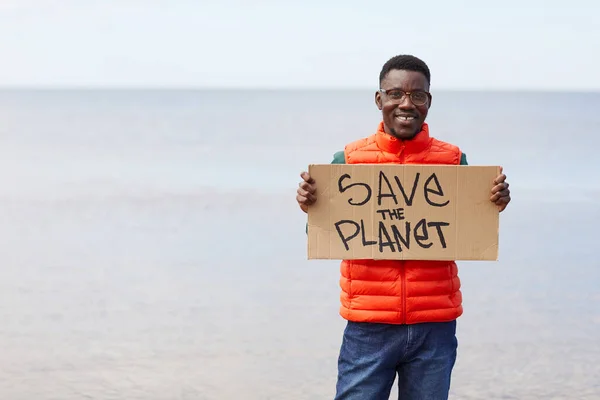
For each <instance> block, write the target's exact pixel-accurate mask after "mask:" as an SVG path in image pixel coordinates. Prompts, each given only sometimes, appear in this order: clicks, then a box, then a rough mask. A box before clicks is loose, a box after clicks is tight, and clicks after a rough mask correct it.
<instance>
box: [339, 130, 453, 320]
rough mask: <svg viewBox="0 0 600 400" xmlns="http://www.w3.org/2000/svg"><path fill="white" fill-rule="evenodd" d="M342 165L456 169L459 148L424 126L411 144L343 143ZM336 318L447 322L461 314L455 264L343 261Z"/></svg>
mask: <svg viewBox="0 0 600 400" xmlns="http://www.w3.org/2000/svg"><path fill="white" fill-rule="evenodd" d="M344 155H345V159H346V163H347V164H367V163H368V164H373V163H379V164H392V163H395V164H459V163H460V158H461V151H460V149H459V148H458V147H456V146H454V145H451V144H449V143H445V142H442V141H439V140H437V139H434V138H432V137H430V136H429V127H428V126H427V124H423V127H422V130H421V132H419V133H418V134H417V135H416V136H415V137H414V138H413V139H412V140H408V141H401V140H398V139H396V138H395V137H393V136H391V135H388V134H387V133H385V132H384V128H383V122H381V123H380V124H379V128H378V131H377V133H375V134H373V135H371V136H369V137H367V138H364V139H360V140H357V141H355V142H353V143H350V144H348V145H347V146H346V147H345V149H344ZM340 269H341V278H340V286H341V288H342V292H341V296H340V300H341V308H340V314H341V316H342V317H343V318H345V319H347V320H350V321H356V322H380V323H389V324H415V323H421V322H445V321H452V320H454V319H456V318H458V317H459V316H460V315H462V311H463V309H462V294H461V292H460V279H459V278H458V268H457V267H456V263H455V262H454V261H416V260H410V261H409V260H407V261H396V260H343V261H342V263H341V268H340Z"/></svg>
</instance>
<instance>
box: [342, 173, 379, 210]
mask: <svg viewBox="0 0 600 400" xmlns="http://www.w3.org/2000/svg"><path fill="white" fill-rule="evenodd" d="M346 178H348V179H351V178H350V175H348V174H344V175H342V176H340V179H339V180H338V188H339V191H340V193H344V192H345V191H346V190H348V189H350V188H351V187H354V186H363V187H364V188H365V189H367V197H365V199H364V200H363V201H362V202H360V203H353V202H352V200H353V199H352V198H349V199H348V204H350V205H352V206H362V205H365V204H367V202H368V201H369V200H371V192H372V190H371V187H370V186H369V185H367V184H366V183H353V184H351V185H348V186H345V187H343V186H342V182H343V181H344V179H346Z"/></svg>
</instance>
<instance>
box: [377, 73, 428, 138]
mask: <svg viewBox="0 0 600 400" xmlns="http://www.w3.org/2000/svg"><path fill="white" fill-rule="evenodd" d="M381 89H383V93H381V92H380V91H378V92H377V93H376V94H375V103H376V104H377V107H378V108H379V109H380V110H381V113H382V115H383V123H384V126H385V132H386V133H388V134H390V135H392V136H395V137H397V138H398V139H402V140H407V139H412V138H413V137H414V136H415V135H416V134H417V133H419V131H420V130H421V126H422V125H423V122H425V118H426V117H427V112H428V111H429V107H430V106H431V95H430V94H429V93H428V91H429V84H428V82H427V78H425V75H423V74H422V73H420V72H416V71H406V70H399V69H394V70H391V71H390V72H389V73H388V74H387V76H386V77H385V79H384V80H383V81H382V82H381ZM401 91H405V92H411V93H413V94H412V95H411V96H407V95H405V94H403V93H402V92H401ZM411 97H412V100H411ZM414 103H417V105H415V104H414Z"/></svg>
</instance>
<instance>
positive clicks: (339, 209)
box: [308, 164, 500, 260]
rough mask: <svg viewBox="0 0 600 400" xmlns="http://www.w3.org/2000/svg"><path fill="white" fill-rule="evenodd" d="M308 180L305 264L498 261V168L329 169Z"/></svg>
mask: <svg viewBox="0 0 600 400" xmlns="http://www.w3.org/2000/svg"><path fill="white" fill-rule="evenodd" d="M309 174H310V175H311V177H312V178H313V179H314V180H315V182H316V188H317V201H316V203H315V204H314V205H312V206H310V207H309V209H308V258H309V259H345V260H352V259H354V260H356V259H396V260H497V259H498V228H499V217H498V215H499V213H498V208H497V207H496V205H495V204H494V203H492V202H491V201H490V196H491V189H492V187H493V185H494V184H493V181H494V179H495V178H496V177H497V176H498V175H499V174H500V168H499V167H495V166H492V167H488V166H486V167H479V166H456V165H405V164H403V165H400V164H355V165H348V164H327V165H310V166H309Z"/></svg>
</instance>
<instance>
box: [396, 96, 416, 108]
mask: <svg viewBox="0 0 600 400" xmlns="http://www.w3.org/2000/svg"><path fill="white" fill-rule="evenodd" d="M398 108H399V109H401V110H413V109H414V108H415V105H414V104H413V103H412V101H411V100H410V96H408V95H406V94H405V95H404V97H403V98H402V100H400V102H399V103H398Z"/></svg>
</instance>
